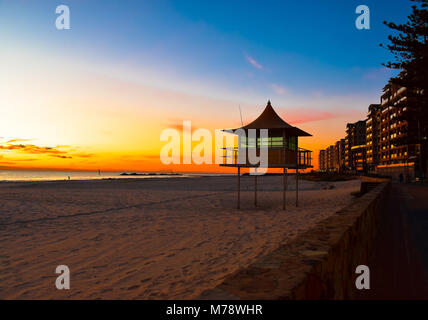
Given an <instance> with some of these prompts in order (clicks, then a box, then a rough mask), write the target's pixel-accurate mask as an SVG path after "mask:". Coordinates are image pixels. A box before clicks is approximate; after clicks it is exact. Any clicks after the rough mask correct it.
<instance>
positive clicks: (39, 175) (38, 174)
mask: <svg viewBox="0 0 428 320" xmlns="http://www.w3.org/2000/svg"><path fill="white" fill-rule="evenodd" d="M121 173H122V172H102V171H101V172H100V173H99V174H98V171H35V170H0V181H51V180H68V179H69V177H70V180H94V179H109V178H110V179H135V178H139V179H142V178H172V177H188V176H190V175H188V174H175V173H174V174H168V173H139V174H142V175H126V176H123V175H121Z"/></svg>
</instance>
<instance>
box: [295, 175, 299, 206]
mask: <svg viewBox="0 0 428 320" xmlns="http://www.w3.org/2000/svg"><path fill="white" fill-rule="evenodd" d="M298 206H299V169H298V168H297V167H296V207H298Z"/></svg>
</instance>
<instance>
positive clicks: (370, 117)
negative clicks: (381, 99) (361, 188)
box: [366, 104, 381, 172]
mask: <svg viewBox="0 0 428 320" xmlns="http://www.w3.org/2000/svg"><path fill="white" fill-rule="evenodd" d="M380 116H381V105H380V104H371V105H370V106H369V110H368V113H367V120H366V146H367V148H366V162H367V170H368V171H369V172H374V171H375V169H376V166H377V165H379V151H380V146H379V140H380Z"/></svg>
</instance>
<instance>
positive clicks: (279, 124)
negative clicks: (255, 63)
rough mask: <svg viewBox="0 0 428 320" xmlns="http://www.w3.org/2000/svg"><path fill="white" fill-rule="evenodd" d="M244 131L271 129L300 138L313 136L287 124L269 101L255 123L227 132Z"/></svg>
mask: <svg viewBox="0 0 428 320" xmlns="http://www.w3.org/2000/svg"><path fill="white" fill-rule="evenodd" d="M238 129H244V130H250V129H269V130H273V131H281V132H282V131H285V132H286V134H287V136H296V137H298V136H300V137H311V136H312V135H311V134H309V133H307V132H305V131H303V130H301V129H299V128H297V127H293V126H292V125H290V124H288V123H287V122H285V121H284V120H283V119H282V118H281V117H280V116H279V115H278V114H277V113H276V112H275V110H274V109H273V108H272V105H271V103H270V101H268V103H267V106H266V108H265V110H264V111H263V112H262V114H261V115H260V116H259V117H258V118H257V119H256V120H254V121H253V122H251V123H249V124H247V125H246V126H243V127H241V128H236V129H227V130H224V131H225V132H230V133H233V132H232V131H235V130H238Z"/></svg>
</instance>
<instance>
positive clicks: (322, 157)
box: [318, 150, 327, 171]
mask: <svg viewBox="0 0 428 320" xmlns="http://www.w3.org/2000/svg"><path fill="white" fill-rule="evenodd" d="M318 166H319V170H320V171H327V166H326V151H325V150H320V153H319V154H318Z"/></svg>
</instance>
